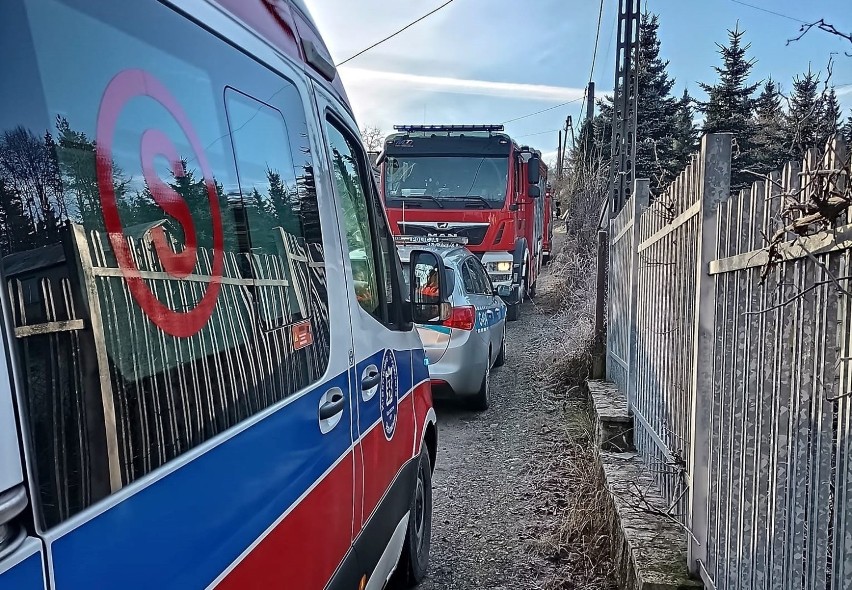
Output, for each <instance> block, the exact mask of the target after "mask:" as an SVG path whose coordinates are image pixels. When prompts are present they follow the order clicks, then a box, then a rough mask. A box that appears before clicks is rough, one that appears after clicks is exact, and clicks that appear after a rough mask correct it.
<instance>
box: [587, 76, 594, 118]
mask: <svg viewBox="0 0 852 590" xmlns="http://www.w3.org/2000/svg"><path fill="white" fill-rule="evenodd" d="M594 118H595V83H594V82H589V88H588V89H587V90H586V121H588V122H589V123H591V122H592V119H594Z"/></svg>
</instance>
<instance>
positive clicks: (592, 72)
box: [589, 0, 604, 82]
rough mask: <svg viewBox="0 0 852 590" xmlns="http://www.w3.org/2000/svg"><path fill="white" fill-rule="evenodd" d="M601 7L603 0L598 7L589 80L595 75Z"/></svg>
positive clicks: (601, 15)
mask: <svg viewBox="0 0 852 590" xmlns="http://www.w3.org/2000/svg"><path fill="white" fill-rule="evenodd" d="M603 8H604V0H601V6H600V8H599V9H598V29H597V32H595V50H594V52H592V71H591V72H589V82H591V81H592V78H593V77H594V75H595V60H597V58H598V39H600V36H601V19H602V18H603Z"/></svg>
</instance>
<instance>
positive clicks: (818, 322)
mask: <svg viewBox="0 0 852 590" xmlns="http://www.w3.org/2000/svg"><path fill="white" fill-rule="evenodd" d="M824 152H825V154H826V155H825V156H824V157H823V156H820V155H819V154H818V153H817V152H816V151H815V150H811V151H810V152H809V153H808V154H807V157H806V158H805V159H804V161H803V162H802V163H801V164H792V163H791V164H788V165H787V166H786V168H785V169H784V170H783V171H780V172H776V173H773V174H770V175H768V176H767V177H766V178H765V179H761V180H760V181H759V182H756V183H754V185H753V186H752V187H751V189H750V190H743V191H740V193H739V194H737V195H734V196H732V197H729V193H730V190H729V186H730V168H731V137H730V135H727V134H716V135H708V136H705V137H704V138H703V140H702V145H701V151H700V153H699V154H698V155H697V156H696V157H695V158H693V160H692V162H691V163H690V165H689V166H688V167H687V169H686V170H685V171H684V172H683V173H682V174H681V175H680V176H679V177H678V178H677V180H676V181H675V182H674V183H673V184H672V185H671V187H670V189H669V190H668V192H667V193H666V194H664V195H662V196H661V197H660V198H659V199H657V200H656V202H655V203H654V204H653V205H651V206H650V207H648V206H647V205H646V204H647V195H648V191H647V184H645V183H643V182H642V181H637V186H636V188H635V191H634V197H633V199H632V200H631V201H629V202H628V203H627V205H626V206H625V207H624V209H623V210H622V211H621V212H620V213H619V214H618V216H617V217H616V218H615V219H614V220H613V221H612V222H611V226H610V266H609V269H610V270H609V322H608V330H609V331H608V351H607V372H608V377H609V378H610V380H612V381H613V382H615V383H616V384H618V386H619V389H620V390H621V391H622V392H623V393H624V394H625V395H626V396H627V398H628V400H629V403H630V408H631V411H632V413H633V417H634V434H635V441H636V446H637V450H638V451H639V452H640V453H641V455H642V456H643V457H644V458H645V460H646V462H647V465H648V467H649V469H650V470H651V471H652V473H653V474H654V476H655V479H656V481H657V483H658V484H659V487H660V489H661V491H662V492H663V494H664V496H665V497H666V498H667V499H668V501H669V502H670V506H671V515H672V516H673V517H676V518H678V519H679V520H680V521H681V522H682V523H683V524H684V526H685V529H686V530H688V531H689V534H688V538H689V545H690V568H691V570H692V571H693V572H694V573H696V574H697V575H700V576H701V577H702V579H703V580H704V582H705V584H706V586H707V587H708V588H719V589H722V588H725V589H746V588H749V589H750V588H766V589H772V590H775V589H784V590H786V589H793V588H796V589H802V590H812V589H814V590H828V589H832V590H834V589H846V588H852V432H850V430H852V364H850V363H852V225H849V221H850V220H852V217H850V216H849V215H848V213H845V212H844V213H842V214H841V215H840V216H839V217H838V218H837V219H834V220H832V223H829V224H826V228H825V231H823V232H821V233H817V234H815V235H808V236H807V237H802V236H798V235H796V234H789V235H785V234H784V233H781V234H778V235H779V236H780V237H781V238H782V240H781V241H780V242H779V244H778V245H777V247H772V248H768V247H767V240H768V239H770V238H771V236H773V235H775V234H776V232H777V231H778V229H779V228H782V227H783V226H784V224H785V223H789V222H790V221H791V219H795V218H796V215H797V214H796V213H795V211H794V209H791V208H790V207H789V204H790V203H791V202H792V201H793V199H795V200H797V201H799V202H802V201H808V200H810V201H811V202H815V201H818V200H819V199H826V198H834V199H837V198H842V196H843V195H848V185H847V183H848V182H849V178H850V176H852V170H850V164H849V158H848V154H847V148H846V146H845V145H844V144H843V143H842V142H840V141H839V140H836V141H833V142H831V143H830V144H829V145H828V146H827V147H826V149H825V150H824ZM782 209H784V211H783V213H784V215H783V216H782ZM791 211H792V217H791ZM798 215H801V214H798ZM782 217H783V220H782Z"/></svg>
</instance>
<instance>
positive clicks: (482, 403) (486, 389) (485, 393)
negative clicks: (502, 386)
mask: <svg viewBox="0 0 852 590" xmlns="http://www.w3.org/2000/svg"><path fill="white" fill-rule="evenodd" d="M490 405H491V351H490V350H489V351H488V359H487V361H486V363H485V375H484V376H483V377H482V385H480V386H479V391H477V392H476V395H474V396H473V397H472V398H471V400H470V407H471V408H472V409H474V410H476V411H478V412H484V411H485V410H487V409H488V406H490Z"/></svg>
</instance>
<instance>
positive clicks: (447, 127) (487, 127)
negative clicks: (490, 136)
mask: <svg viewBox="0 0 852 590" xmlns="http://www.w3.org/2000/svg"><path fill="white" fill-rule="evenodd" d="M393 128H394V129H395V130H396V131H405V132H406V133H411V132H412V131H424V132H425V131H438V132H447V133H451V132H454V131H488V132H489V133H491V132H494V131H503V126H502V125H394V126H393Z"/></svg>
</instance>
